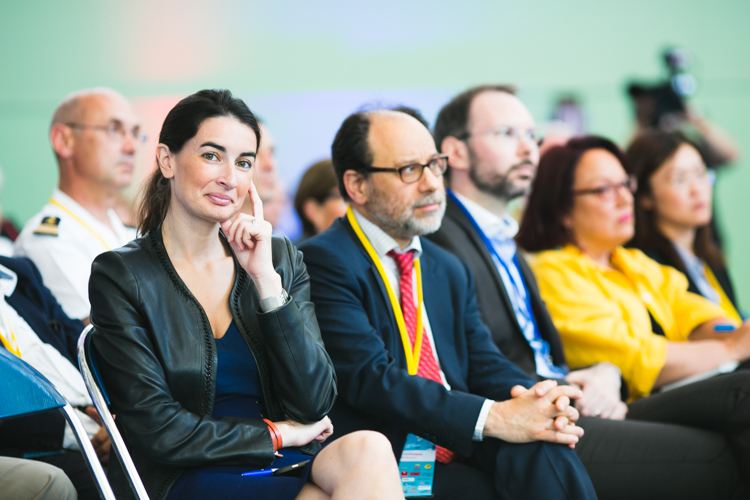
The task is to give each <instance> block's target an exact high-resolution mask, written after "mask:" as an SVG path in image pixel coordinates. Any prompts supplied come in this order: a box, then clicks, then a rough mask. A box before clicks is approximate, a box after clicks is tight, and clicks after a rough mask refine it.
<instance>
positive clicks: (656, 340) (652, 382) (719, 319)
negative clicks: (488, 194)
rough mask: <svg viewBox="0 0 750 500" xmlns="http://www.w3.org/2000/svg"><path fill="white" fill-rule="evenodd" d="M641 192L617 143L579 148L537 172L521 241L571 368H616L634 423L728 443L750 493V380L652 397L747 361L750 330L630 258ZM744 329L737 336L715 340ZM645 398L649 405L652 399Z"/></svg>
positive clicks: (735, 377)
mask: <svg viewBox="0 0 750 500" xmlns="http://www.w3.org/2000/svg"><path fill="white" fill-rule="evenodd" d="M635 190H636V185H635V180H634V178H633V177H631V176H629V175H628V172H627V170H626V168H625V163H624V157H623V154H622V152H621V151H620V150H619V148H618V147H617V146H616V145H615V144H614V143H612V142H611V141H609V140H607V139H603V138H599V137H584V138H580V139H572V140H570V141H569V142H568V143H567V144H566V145H565V146H558V147H556V148H552V149H550V150H549V151H548V152H547V153H546V154H545V155H544V156H543V157H542V158H541V160H540V162H539V169H538V171H537V177H536V180H535V181H534V185H533V188H532V191H531V194H530V196H529V204H528V207H527V210H526V214H525V215H524V218H523V221H522V222H521V226H520V229H519V232H518V235H517V236H516V242H517V243H518V245H519V246H520V247H521V248H523V249H525V250H526V251H529V252H539V253H538V254H537V255H535V256H534V258H533V259H532V260H531V267H532V269H533V270H534V273H535V274H536V278H537V281H538V283H539V289H540V292H541V296H542V299H543V300H544V301H545V303H546V304H547V307H548V309H549V312H550V315H551V316H552V319H553V321H554V324H555V327H556V328H557V330H558V331H559V332H560V336H561V337H562V340H563V347H564V350H565V356H566V359H567V361H568V364H569V365H570V367H571V368H580V367H585V366H590V365H592V364H594V363H600V362H603V361H609V362H610V363H613V364H615V365H616V366H617V367H618V368H619V369H620V371H621V372H622V376H623V378H624V379H625V381H626V382H627V384H628V388H629V390H630V394H631V397H632V398H633V399H635V400H636V401H634V402H633V403H631V404H630V406H629V409H628V419H634V420H652V421H655V420H657V421H660V422H667V423H674V424H681V425H688V426H692V427H697V428H701V429H705V430H710V431H713V432H718V433H721V434H723V435H724V437H725V438H726V439H727V441H728V442H729V444H730V447H731V448H732V451H733V452H734V454H735V457H736V461H737V462H736V463H737V466H738V468H739V472H740V474H741V476H740V477H741V478H742V480H743V481H744V482H745V485H746V486H747V484H750V482H749V480H750V397H744V396H741V397H738V396H737V395H738V394H740V395H747V394H750V372H748V371H746V370H738V371H736V372H734V373H729V374H724V375H721V376H714V377H710V378H707V379H705V380H702V381H698V382H694V383H690V384H686V385H683V386H681V387H678V388H674V389H671V390H669V391H666V392H662V393H660V394H658V395H655V396H649V395H650V394H651V393H652V391H654V390H655V389H658V388H660V387H662V386H665V385H667V384H670V383H672V382H677V381H681V380H683V379H685V378H687V377H691V376H693V375H702V376H704V377H705V376H709V375H710V374H711V373H717V372H720V371H722V369H723V367H724V366H726V364H727V363H728V362H731V363H732V364H733V365H734V366H736V365H737V363H738V362H740V361H743V360H746V359H748V358H750V323H747V322H746V323H741V324H740V323H739V322H737V321H735V320H733V319H731V318H728V317H727V315H726V313H725V312H724V310H723V309H721V308H720V307H719V306H717V305H716V304H714V303H712V302H710V301H708V300H706V299H704V298H703V297H701V296H699V295H695V294H693V293H690V292H688V291H687V280H686V279H685V277H684V276H683V275H682V274H681V273H680V272H679V271H677V270H675V269H674V268H672V267H668V266H662V265H660V264H658V263H657V262H654V261H653V260H651V259H649V258H648V257H647V256H645V255H644V254H643V253H642V252H641V251H639V250H636V249H626V248H623V247H622V245H623V244H625V243H626V242H627V241H629V240H630V239H631V238H632V236H633V232H634V228H633V193H634V192H635ZM727 326H729V327H730V328H736V330H735V331H733V332H730V333H717V331H716V330H717V329H721V328H723V327H727ZM646 396H649V397H646Z"/></svg>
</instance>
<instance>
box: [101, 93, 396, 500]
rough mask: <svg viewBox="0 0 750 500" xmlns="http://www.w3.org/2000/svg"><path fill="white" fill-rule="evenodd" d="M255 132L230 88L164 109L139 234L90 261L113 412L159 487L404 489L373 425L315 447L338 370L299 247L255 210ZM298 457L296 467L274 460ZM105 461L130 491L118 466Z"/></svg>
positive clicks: (303, 494)
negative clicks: (246, 209) (288, 472)
mask: <svg viewBox="0 0 750 500" xmlns="http://www.w3.org/2000/svg"><path fill="white" fill-rule="evenodd" d="M260 144H262V135H261V132H260V128H259V126H258V122H257V120H256V118H255V116H254V115H253V113H252V112H251V111H250V110H249V109H248V107H247V105H246V104H245V103H244V102H243V101H241V100H240V99H237V98H235V97H233V96H232V94H231V92H229V91H227V90H203V91H200V92H198V93H196V94H193V95H191V96H188V97H186V98H185V99H183V100H182V101H180V102H179V103H178V104H177V105H176V106H175V107H174V108H173V109H172V110H171V111H170V112H169V114H168V115H167V117H166V119H165V120H164V124H163V126H162V129H161V132H160V136H159V144H158V146H157V151H156V156H157V166H158V168H157V169H156V170H155V171H154V173H153V174H152V176H151V178H150V179H149V181H148V184H147V186H146V191H145V194H144V196H143V198H142V199H143V201H142V206H141V212H140V214H141V217H140V224H139V230H140V231H141V233H142V234H143V236H142V237H140V238H138V239H137V240H135V241H133V242H131V243H129V244H128V245H126V246H125V247H123V248H120V249H118V250H115V251H111V252H105V253H103V254H101V255H99V256H98V257H97V258H96V260H95V261H94V264H93V266H92V273H91V282H90V288H91V297H92V304H91V322H92V324H93V325H94V326H95V328H94V331H93V334H92V351H93V352H94V353H95V355H96V356H97V361H98V364H99V367H100V371H101V376H102V380H103V382H104V385H105V387H106V388H107V391H108V393H109V396H110V399H111V401H112V409H113V412H114V413H115V414H116V415H117V424H118V427H119V428H120V429H121V430H122V431H123V437H124V439H125V441H126V443H127V445H128V447H129V449H130V453H131V455H132V457H133V461H134V463H135V466H136V467H137V469H138V472H139V474H140V476H141V478H142V480H143V483H144V485H145V487H146V490H147V491H148V494H149V496H150V497H151V498H152V499H154V500H163V499H164V498H170V499H180V500H184V499H189V498H201V499H204V498H236V497H238V496H241V497H243V498H247V497H253V498H259V499H260V498H273V499H292V498H298V499H313V498H314V499H325V498H330V497H333V498H339V497H341V498H361V499H380V498H383V499H391V498H393V499H398V498H403V493H402V491H401V489H400V487H399V478H398V469H397V468H396V462H395V460H394V458H393V454H392V453H391V450H390V447H389V446H388V442H387V440H386V439H385V438H383V436H382V435H379V434H377V433H374V432H362V433H358V434H356V435H352V436H348V437H347V438H343V439H339V440H336V441H333V442H331V443H330V444H328V445H327V446H326V447H325V448H322V449H321V443H322V442H323V441H325V440H326V439H327V438H328V437H329V436H330V435H331V433H332V432H333V426H332V424H331V421H330V419H329V418H328V416H327V413H328V411H329V410H330V408H331V407H332V406H333V402H334V400H335V399H336V374H335V372H334V370H333V366H332V363H331V361H330V358H329V357H328V354H327V353H326V351H325V348H324V347H323V343H322V341H321V338H320V330H319V328H318V323H317V321H316V318H315V306H314V305H313V304H312V302H310V300H309V293H310V291H309V290H310V288H309V287H310V284H309V279H308V275H307V272H306V271H305V266H304V264H303V262H302V255H301V254H300V252H299V251H298V250H297V249H296V248H295V247H294V245H292V243H291V242H290V241H289V240H288V239H287V238H284V237H273V236H272V234H271V224H270V223H269V222H268V221H266V220H265V219H264V212H263V203H262V201H261V200H260V197H259V195H258V191H257V190H256V188H255V186H254V184H253V182H252V178H253V174H254V172H253V169H254V162H255V157H256V154H257V151H258V146H259V145H260ZM248 196H249V197H250V198H251V200H252V201H251V207H250V208H251V213H252V215H248V214H245V213H241V208H242V206H243V204H244V202H245V198H246V197H248ZM313 455H314V457H313ZM294 464H302V465H301V466H300V467H299V468H298V470H297V471H296V472H299V474H298V475H296V474H295V475H292V476H269V474H270V469H271V468H272V467H273V468H284V467H289V466H292V465H294ZM305 464H306V465H305ZM108 473H109V477H110V482H111V483H112V487H113V489H114V491H115V493H116V494H118V495H127V494H128V492H129V486H128V482H127V479H126V478H125V476H124V475H123V471H122V469H121V468H119V467H110V468H109V471H108Z"/></svg>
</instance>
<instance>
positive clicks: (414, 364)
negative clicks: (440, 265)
mask: <svg viewBox="0 0 750 500" xmlns="http://www.w3.org/2000/svg"><path fill="white" fill-rule="evenodd" d="M346 218H347V219H348V220H349V224H351V225H352V228H353V229H354V232H355V233H356V235H357V237H358V238H359V241H361V242H362V245H364V247H365V250H367V254H368V255H369V256H370V258H371V259H372V261H373V262H374V263H375V267H377V268H378V272H379V273H380V277H381V278H382V279H383V283H384V284H385V289H386V291H387V292H388V298H389V299H391V306H392V307H393V314H394V315H395V316H396V323H397V324H398V330H399V332H400V333H401V342H403V344H404V354H406V367H407V369H408V370H409V375H416V374H417V369H418V368H419V355H420V354H421V352H422V330H423V328H422V268H421V266H420V264H419V259H415V260H414V270H415V271H416V274H417V331H416V337H415V339H414V350H413V351H412V347H411V342H410V341H409V333H408V331H407V330H406V322H404V313H403V312H402V311H401V305H400V304H399V303H398V299H396V294H395V293H393V289H392V288H391V285H390V283H389V281H388V276H387V275H386V274H385V270H384V269H383V265H382V264H381V263H380V258H379V257H378V254H377V253H375V249H374V248H372V244H370V240H369V239H367V236H365V233H364V232H362V228H361V227H359V223H358V222H357V219H356V218H355V217H354V212H353V211H352V207H349V208H348V209H347V210H346Z"/></svg>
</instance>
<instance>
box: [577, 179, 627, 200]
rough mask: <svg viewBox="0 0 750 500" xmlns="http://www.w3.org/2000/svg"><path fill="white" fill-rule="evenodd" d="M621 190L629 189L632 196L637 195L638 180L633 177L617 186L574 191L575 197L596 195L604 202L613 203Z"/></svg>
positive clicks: (610, 185)
mask: <svg viewBox="0 0 750 500" xmlns="http://www.w3.org/2000/svg"><path fill="white" fill-rule="evenodd" d="M620 189H627V190H628V191H629V192H630V193H631V194H635V192H636V191H638V179H636V178H635V176H633V175H631V176H628V178H627V179H626V180H624V181H622V182H619V183H617V184H607V185H605V186H600V187H597V188H591V189H577V190H575V191H573V196H580V195H584V194H595V195H597V196H599V199H600V200H602V201H613V200H614V199H615V198H616V197H617V192H618V191H619V190H620Z"/></svg>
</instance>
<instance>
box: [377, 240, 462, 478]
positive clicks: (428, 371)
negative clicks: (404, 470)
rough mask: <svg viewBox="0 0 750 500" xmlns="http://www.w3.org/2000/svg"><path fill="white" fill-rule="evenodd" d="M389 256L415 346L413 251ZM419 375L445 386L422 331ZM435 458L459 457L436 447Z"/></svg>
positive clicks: (402, 307) (446, 460) (411, 340)
mask: <svg viewBox="0 0 750 500" xmlns="http://www.w3.org/2000/svg"><path fill="white" fill-rule="evenodd" d="M388 256H389V257H391V258H392V259H393V260H395V261H396V265H397V266H398V274H399V282H398V285H399V288H400V289H401V312H403V313H404V323H406V331H407V332H409V341H410V343H411V345H412V347H413V346H414V341H415V338H416V336H417V334H416V330H417V308H416V305H415V304H414V293H413V286H412V276H413V274H414V272H413V271H414V254H413V253H412V250H410V251H408V252H405V253H396V252H395V251H393V250H391V251H390V252H388ZM417 375H418V376H420V377H424V378H427V379H430V380H434V381H435V382H437V383H438V384H441V385H442V384H443V379H442V378H441V377H440V367H438V364H437V361H436V360H435V355H434V354H433V353H432V345H431V344H430V340H429V339H428V338H427V332H426V331H424V330H422V350H421V355H420V356H419V366H418V367H417ZM435 448H436V449H435V456H436V458H437V461H438V462H440V463H443V464H447V463H450V462H452V461H453V460H455V459H456V458H457V457H458V455H456V454H455V453H454V452H452V451H450V450H447V449H445V448H443V447H442V446H436V447H435Z"/></svg>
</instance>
